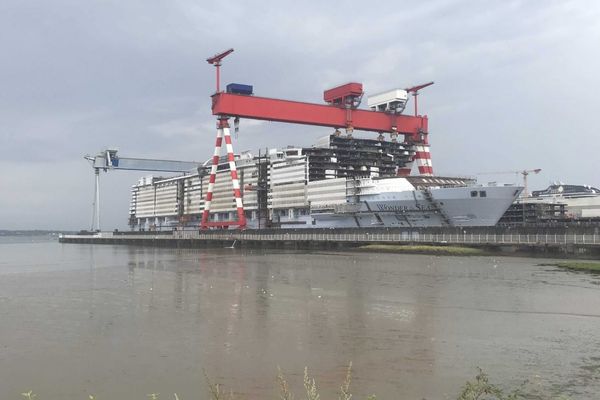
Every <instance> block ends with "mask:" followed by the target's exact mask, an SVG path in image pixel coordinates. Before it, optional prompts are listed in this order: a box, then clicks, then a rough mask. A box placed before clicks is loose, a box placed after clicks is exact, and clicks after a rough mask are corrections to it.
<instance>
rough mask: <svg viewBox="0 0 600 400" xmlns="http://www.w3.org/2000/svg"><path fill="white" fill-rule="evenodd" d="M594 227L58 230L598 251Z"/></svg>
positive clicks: (203, 241)
mask: <svg viewBox="0 0 600 400" xmlns="http://www.w3.org/2000/svg"><path fill="white" fill-rule="evenodd" d="M597 230H598V228H593V227H591V228H590V227H575V228H573V227H571V228H568V227H554V228H545V229H540V228H527V229H525V228H521V229H509V228H503V229H501V228H478V229H473V228H472V229H458V228H445V229H442V228H429V229H414V230H407V229H385V228H367V229H335V230H334V229H261V230H214V231H198V230H174V231H162V232H118V231H115V232H97V233H87V234H86V233H82V234H78V235H61V236H60V237H59V241H60V242H61V243H96V244H125V245H142V246H157V247H182V248H183V247H188V248H189V247H205V246H206V247H208V246H232V245H233V244H234V243H233V242H235V246H236V247H275V248H279V247H286V248H299V249H301V248H353V247H360V246H362V245H366V244H423V245H436V246H444V245H458V246H469V247H479V248H486V249H489V250H491V251H493V250H497V251H507V252H517V251H522V252H531V253H549V254H557V255H579V256H591V257H600V234H599V233H598V232H597Z"/></svg>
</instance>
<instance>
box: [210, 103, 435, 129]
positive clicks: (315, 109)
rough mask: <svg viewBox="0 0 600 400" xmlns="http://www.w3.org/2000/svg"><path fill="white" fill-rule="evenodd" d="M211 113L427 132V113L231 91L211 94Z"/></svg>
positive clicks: (278, 120)
mask: <svg viewBox="0 0 600 400" xmlns="http://www.w3.org/2000/svg"><path fill="white" fill-rule="evenodd" d="M212 113H213V115H218V116H221V117H238V118H251V119H258V120H267V121H275V122H287V123H293V124H304V125H315V126H325V127H331V128H336V129H339V128H348V127H351V128H352V129H355V130H361V131H369V132H386V133H387V132H389V133H399V134H404V135H410V136H412V137H413V138H417V135H418V134H420V133H426V132H427V117H426V116H409V115H400V114H391V113H385V112H380V111H370V110H360V109H352V108H343V107H337V106H332V105H324V104H315V103H305V102H299V101H290V100H281V99H273V98H268V97H258V96H247V95H240V94H233V93H215V94H214V95H213V96H212Z"/></svg>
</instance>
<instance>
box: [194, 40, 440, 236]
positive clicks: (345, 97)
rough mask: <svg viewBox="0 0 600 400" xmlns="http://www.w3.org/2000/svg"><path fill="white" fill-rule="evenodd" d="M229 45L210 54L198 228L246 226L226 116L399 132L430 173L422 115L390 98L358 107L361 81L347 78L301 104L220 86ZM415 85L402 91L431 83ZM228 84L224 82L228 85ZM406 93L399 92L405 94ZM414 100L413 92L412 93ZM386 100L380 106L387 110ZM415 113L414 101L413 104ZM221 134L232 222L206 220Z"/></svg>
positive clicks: (424, 172) (405, 170)
mask: <svg viewBox="0 0 600 400" xmlns="http://www.w3.org/2000/svg"><path fill="white" fill-rule="evenodd" d="M231 52H233V49H229V50H227V51H225V52H223V53H220V54H217V55H215V56H213V57H211V58H209V59H207V62H208V63H209V64H212V65H215V66H216V67H217V91H216V92H215V93H214V94H213V95H212V113H213V115H216V116H217V139H216V144H215V152H214V156H213V160H212V166H211V173H210V179H209V184H208V190H207V192H206V196H205V202H204V212H203V214H202V222H201V228H202V229H207V228H209V227H220V228H227V227H229V226H238V227H239V228H244V227H245V226H246V216H245V214H244V206H243V201H242V193H241V190H240V184H239V180H238V175H237V168H236V163H235V157H234V153H233V146H232V143H231V134H230V127H229V118H232V117H233V118H235V119H236V120H237V119H239V118H249V119H256V120H267V121H275V122H286V123H292V124H303V125H313V126H323V127H330V128H334V129H335V132H336V134H339V133H340V131H339V130H340V129H345V131H346V133H347V134H348V135H352V132H353V131H354V130H355V129H356V130H361V131H367V132H377V133H379V137H380V138H383V134H385V133H389V134H390V137H391V140H393V141H396V140H397V138H398V135H404V143H405V144H406V145H407V147H408V148H409V149H410V150H412V151H413V152H414V158H413V162H414V161H415V160H416V161H418V164H419V165H418V166H419V173H420V174H421V175H432V174H433V169H432V167H431V157H430V156H429V145H428V140H427V135H428V130H427V116H418V115H415V116H408V115H401V114H400V113H397V112H390V110H394V109H395V108H393V107H392V104H393V101H390V104H389V106H390V107H389V108H387V111H379V110H378V111H374V110H373V109H371V110H364V109H358V108H357V107H358V105H359V103H360V99H361V98H362V95H363V90H362V84H360V83H348V84H345V85H342V86H339V87H336V88H333V89H329V90H327V91H325V93H324V100H325V101H326V102H327V103H328V104H315V103H306V102H299V101H292V100H282V99H273V98H267V97H258V96H254V95H253V94H252V93H251V90H252V87H251V86H246V85H239V86H243V87H246V88H250V89H249V92H248V91H243V90H242V91H236V90H232V91H230V90H227V91H226V92H223V91H221V90H220V84H219V80H220V69H219V67H220V66H221V61H222V60H223V58H224V57H226V56H227V55H229V54H231ZM432 83H433V82H431V83H427V84H425V85H420V86H416V87H414V88H411V89H407V90H406V92H409V91H410V92H412V93H413V95H415V96H416V95H417V94H418V90H419V89H421V88H423V87H426V86H429V85H431V84H432ZM228 88H229V85H228ZM406 92H404V96H405V97H406V94H407V93H406ZM415 100H416V97H415ZM385 106H386V105H383V108H380V109H386V107H385ZM415 113H416V104H415ZM223 138H225V144H226V147H227V160H228V162H229V167H230V172H231V179H232V185H233V194H234V198H235V201H236V207H237V217H238V218H237V220H236V221H209V215H210V206H211V201H212V197H213V189H214V184H215V180H216V173H217V166H218V163H219V158H220V154H221V145H222V141H223ZM411 167H412V162H411V163H410V165H407V166H406V168H402V169H400V170H399V171H398V175H400V176H406V175H409V174H410V171H411Z"/></svg>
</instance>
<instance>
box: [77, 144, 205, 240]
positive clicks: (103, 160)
mask: <svg viewBox="0 0 600 400" xmlns="http://www.w3.org/2000/svg"><path fill="white" fill-rule="evenodd" d="M83 158H85V159H86V160H88V161H89V162H90V164H91V166H92V168H93V169H94V175H95V181H96V183H95V186H94V201H93V203H92V222H91V224H90V226H91V227H90V230H91V231H92V232H93V231H99V230H100V170H103V171H104V172H108V171H112V170H125V171H152V172H180V173H190V174H192V173H196V172H198V173H201V172H202V171H203V170H204V169H205V167H204V166H203V165H202V164H201V163H199V162H195V161H176V160H157V159H150V158H130V157H120V156H118V155H117V150H116V149H106V150H103V151H101V152H100V153H98V154H96V155H95V156H90V155H89V154H88V155H85V156H84V157H83Z"/></svg>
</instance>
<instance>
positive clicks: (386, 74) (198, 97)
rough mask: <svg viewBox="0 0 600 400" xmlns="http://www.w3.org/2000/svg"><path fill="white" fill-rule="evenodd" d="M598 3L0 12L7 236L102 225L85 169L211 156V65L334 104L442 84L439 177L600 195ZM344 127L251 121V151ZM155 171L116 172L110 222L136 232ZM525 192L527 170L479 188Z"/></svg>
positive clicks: (433, 96)
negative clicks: (138, 209) (353, 87)
mask: <svg viewBox="0 0 600 400" xmlns="http://www.w3.org/2000/svg"><path fill="white" fill-rule="evenodd" d="M599 4H600V3H598V2H595V1H535V2H534V1H450V0H433V1H393V2H375V3H374V2H367V1H356V2H354V1H336V2H326V1H294V2H287V1H282V0H279V1H253V2H242V1H239V2H233V1H223V0H220V1H211V2H203V1H199V0H195V1H194V0H155V1H141V0H140V1H136V0H128V1H91V0H87V1H79V0H73V1H68V0H54V1H26V0H25V1H24V0H8V1H7V0H4V1H2V2H1V3H0V52H1V53H0V57H1V60H0V61H1V62H0V145H1V148H0V229H35V228H40V229H72V230H75V229H82V228H89V225H90V218H91V203H92V196H93V172H92V169H91V168H90V167H89V166H88V164H87V162H86V161H85V160H84V159H83V158H82V156H83V155H84V154H86V153H95V152H97V151H99V150H101V149H103V148H106V147H116V148H118V149H119V153H120V154H121V155H122V156H124V157H125V156H129V157H147V158H167V159H179V160H205V159H207V158H209V156H210V155H211V154H212V146H213V143H214V136H215V129H214V123H215V119H214V117H213V116H212V115H211V111H210V97H209V96H210V95H211V94H212V93H213V91H214V67H212V66H210V65H208V64H207V63H206V61H205V60H206V58H207V57H209V56H211V55H213V54H215V53H217V52H220V51H222V50H225V49H227V48H230V47H233V48H235V52H234V53H233V54H232V55H230V56H229V57H228V58H227V59H226V60H225V62H224V66H223V68H222V81H223V83H228V82H241V83H249V84H252V85H254V91H255V94H257V95H260V96H267V97H278V98H286V99H297V100H302V101H311V102H320V101H321V99H322V92H323V90H324V89H327V88H329V87H331V86H334V85H338V84H341V83H345V82H348V81H357V82H363V84H364V88H365V90H366V92H367V95H368V94H369V93H371V94H373V93H376V92H379V91H383V90H387V89H391V88H396V87H408V86H409V85H414V84H419V83H423V82H427V81H431V80H433V81H435V85H434V86H432V87H429V88H427V89H425V90H423V92H422V95H421V96H420V98H419V100H420V102H419V105H420V111H422V112H423V113H424V114H427V115H428V116H429V119H430V120H429V128H430V142H431V152H432V159H433V166H434V170H435V172H436V173H438V174H461V175H468V174H475V173H480V172H488V171H511V170H521V169H530V168H542V172H541V173H540V174H539V175H537V176H534V177H531V178H530V187H531V188H533V189H535V188H538V189H539V188H544V187H546V186H547V184H548V183H549V182H550V181H556V180H561V181H564V182H569V183H574V184H589V185H594V186H600V175H599V174H598V170H597V169H596V168H598V167H599V166H600V163H599V162H598V153H599V148H600V146H599V145H600V139H599V138H598V137H599V136H600V111H599V108H600V107H599V105H600V101H599V100H598V96H599V94H600V93H599V92H600V57H599V56H598V54H599V49H600V5H599ZM330 131H331V130H330V129H326V128H314V127H303V126H290V125H284V124H277V123H269V122H260V123H259V122H252V121H244V120H243V121H242V123H241V130H240V134H239V138H237V140H235V142H234V146H235V148H236V150H246V149H250V150H256V149H257V148H258V147H266V146H268V147H276V146H285V145H288V144H295V145H304V146H308V145H310V144H312V143H313V142H314V141H315V139H316V138H318V137H320V136H322V135H325V134H328V133H329V132H330ZM140 175H141V174H140V173H135V172H122V171H117V172H110V173H108V174H103V175H102V177H101V179H102V182H101V191H102V201H101V203H102V225H103V228H104V229H112V228H121V229H123V228H125V227H126V226H127V216H128V206H129V195H130V192H129V191H130V186H131V185H132V184H134V183H135V182H136V180H137V179H138V177H139V176H140ZM481 178H482V179H483V180H492V179H498V180H504V181H507V182H517V181H519V180H518V178H517V176H516V175H515V174H504V175H499V176H495V177H494V176H485V177H481Z"/></svg>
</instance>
